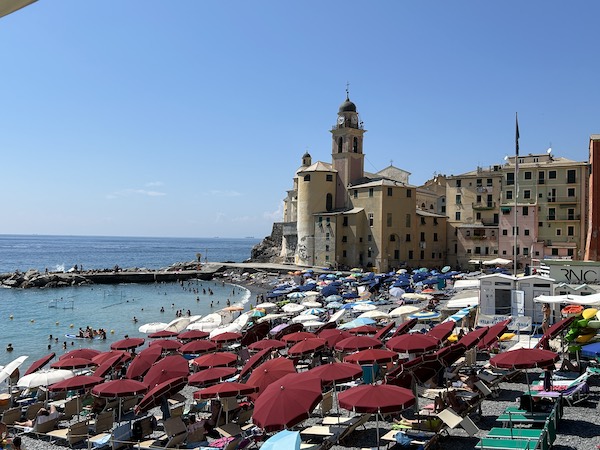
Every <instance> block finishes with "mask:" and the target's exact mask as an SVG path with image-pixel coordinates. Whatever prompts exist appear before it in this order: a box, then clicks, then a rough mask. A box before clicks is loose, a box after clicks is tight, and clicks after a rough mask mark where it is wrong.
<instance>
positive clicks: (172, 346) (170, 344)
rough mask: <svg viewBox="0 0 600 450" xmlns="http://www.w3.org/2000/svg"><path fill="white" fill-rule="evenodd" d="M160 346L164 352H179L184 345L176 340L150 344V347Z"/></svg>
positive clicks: (162, 340) (159, 340)
mask: <svg viewBox="0 0 600 450" xmlns="http://www.w3.org/2000/svg"><path fill="white" fill-rule="evenodd" d="M155 345H157V346H159V347H160V348H162V349H163V350H178V349H179V348H180V347H181V346H182V345H183V344H182V343H181V342H179V341H176V340H175V339H157V340H155V341H152V342H150V344H149V347H153V346H155Z"/></svg>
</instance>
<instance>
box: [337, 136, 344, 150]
mask: <svg viewBox="0 0 600 450" xmlns="http://www.w3.org/2000/svg"><path fill="white" fill-rule="evenodd" d="M343 143H344V141H343V139H342V138H338V153H342V144H343Z"/></svg>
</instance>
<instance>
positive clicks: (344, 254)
mask: <svg viewBox="0 0 600 450" xmlns="http://www.w3.org/2000/svg"><path fill="white" fill-rule="evenodd" d="M347 255H348V253H347V252H346V250H342V257H343V258H345V257H346V256H347Z"/></svg>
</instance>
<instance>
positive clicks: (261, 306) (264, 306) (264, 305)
mask: <svg viewBox="0 0 600 450" xmlns="http://www.w3.org/2000/svg"><path fill="white" fill-rule="evenodd" d="M272 308H277V305H276V304H275V303H271V302H265V303H259V304H258V305H256V309H272Z"/></svg>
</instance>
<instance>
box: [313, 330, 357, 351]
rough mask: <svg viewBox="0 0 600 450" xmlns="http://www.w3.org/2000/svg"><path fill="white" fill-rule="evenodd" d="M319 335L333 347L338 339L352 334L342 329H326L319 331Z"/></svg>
mask: <svg viewBox="0 0 600 450" xmlns="http://www.w3.org/2000/svg"><path fill="white" fill-rule="evenodd" d="M319 337H320V338H323V339H325V340H326V341H327V346H328V347H331V348H333V346H334V345H335V344H337V343H338V342H339V341H341V340H342V339H346V338H349V337H352V335H351V334H350V333H348V332H347V331H344V330H337V329H326V330H323V331H321V332H320V333H319Z"/></svg>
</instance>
